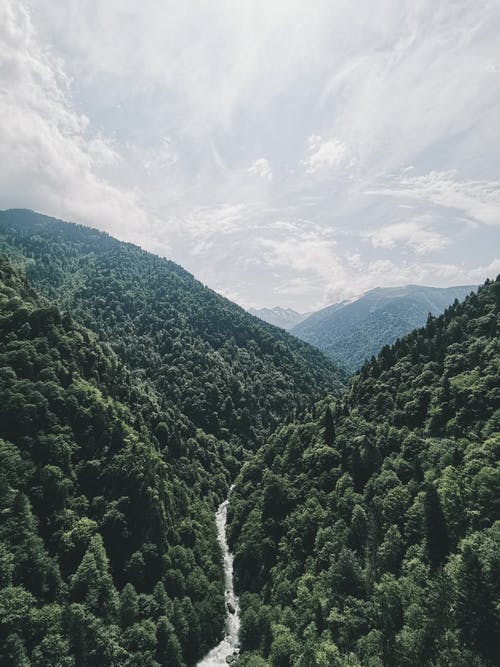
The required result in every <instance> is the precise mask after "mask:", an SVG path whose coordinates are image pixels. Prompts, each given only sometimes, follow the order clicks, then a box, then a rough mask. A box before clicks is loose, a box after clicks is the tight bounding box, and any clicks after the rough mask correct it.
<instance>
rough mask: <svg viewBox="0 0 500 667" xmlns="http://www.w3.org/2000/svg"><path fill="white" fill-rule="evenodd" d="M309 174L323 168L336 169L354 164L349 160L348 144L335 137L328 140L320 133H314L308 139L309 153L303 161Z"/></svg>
mask: <svg viewBox="0 0 500 667" xmlns="http://www.w3.org/2000/svg"><path fill="white" fill-rule="evenodd" d="M301 164H303V166H304V167H305V170H306V172H307V173H308V174H315V173H317V172H319V171H323V170H334V169H338V168H340V167H342V166H347V165H349V166H352V160H351V161H349V152H348V148H347V145H346V144H345V143H344V142H343V141H341V140H340V139H338V138H336V137H334V138H333V139H330V140H328V141H326V140H323V139H322V138H321V137H320V136H318V135H312V136H311V137H309V141H308V155H307V157H306V158H305V159H304V160H303V161H302V163H301Z"/></svg>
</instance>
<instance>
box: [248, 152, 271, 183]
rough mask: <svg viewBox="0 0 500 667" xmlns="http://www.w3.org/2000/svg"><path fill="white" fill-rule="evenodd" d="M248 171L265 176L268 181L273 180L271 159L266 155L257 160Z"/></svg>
mask: <svg viewBox="0 0 500 667" xmlns="http://www.w3.org/2000/svg"><path fill="white" fill-rule="evenodd" d="M248 172H249V173H250V174H255V175H257V176H260V177H261V178H264V179H266V180H268V181H272V180H273V172H272V170H271V165H270V164H269V160H268V159H267V158H265V157H261V158H259V159H258V160H255V162H254V163H253V164H252V165H251V166H250V167H249V168H248Z"/></svg>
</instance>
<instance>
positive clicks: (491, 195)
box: [368, 170, 500, 225]
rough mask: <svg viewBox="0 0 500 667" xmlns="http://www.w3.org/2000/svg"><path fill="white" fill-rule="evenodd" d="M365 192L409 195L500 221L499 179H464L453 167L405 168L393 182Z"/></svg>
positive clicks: (477, 217)
mask: <svg viewBox="0 0 500 667" xmlns="http://www.w3.org/2000/svg"><path fill="white" fill-rule="evenodd" d="M368 194H378V195H386V196H397V197H408V198H411V199H417V200H421V201H426V202H430V203H433V204H437V205H439V206H443V207H447V208H452V209H457V210H459V211H461V212H462V213H464V214H466V215H468V216H470V217H471V218H473V219H474V220H476V221H478V222H481V223H484V224H486V225H500V180H488V181H485V180H482V181H479V180H478V181H472V180H469V181H463V180H459V179H458V178H457V172H456V171H449V172H442V171H430V172H428V173H426V174H422V175H420V176H412V175H410V174H409V172H408V171H406V170H405V172H404V173H403V176H402V177H401V178H400V179H399V181H398V182H396V183H395V184H394V185H393V186H389V187H387V188H382V189H380V190H373V191H369V192H368Z"/></svg>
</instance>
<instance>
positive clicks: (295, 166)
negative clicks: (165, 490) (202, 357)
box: [0, 0, 500, 311]
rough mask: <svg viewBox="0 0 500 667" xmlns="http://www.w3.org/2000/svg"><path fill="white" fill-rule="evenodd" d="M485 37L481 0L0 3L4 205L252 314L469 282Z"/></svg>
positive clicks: (493, 166)
mask: <svg viewBox="0 0 500 667" xmlns="http://www.w3.org/2000/svg"><path fill="white" fill-rule="evenodd" d="M499 31H500V5H499V4H498V2H495V1H494V0H481V1H480V2H477V0H443V2H441V3H439V6H436V3H435V2H433V1H432V0H420V1H419V2H418V3H401V2H397V1H396V0H383V1H382V2H381V3H378V4H377V5H376V7H375V5H374V3H373V2H371V1H370V0H356V2H347V1H346V0H338V1H337V2H330V1H329V0H317V2H316V3H315V11H314V12H311V11H310V8H309V7H308V6H307V5H306V4H305V3H304V2H302V1H301V0H289V2H282V0H255V2H249V3H234V2H231V1H230V0H220V2H217V3H207V2H205V1H204V0H193V1H192V2H190V3H179V2H174V0H165V2H161V3H159V2H157V1H156V0H143V2H142V3H140V4H138V3H137V2H136V0H108V1H107V2H99V0H87V1H85V2H84V1H83V0H69V1H68V0H51V2H50V3H49V2H38V3H37V2H35V3H29V4H28V2H23V1H22V0H17V1H16V2H15V1H14V0H0V113H1V118H2V123H1V125H0V199H1V206H2V207H3V208H4V207H8V206H30V207H33V208H36V209H39V210H42V211H43V212H45V213H48V214H54V215H57V216H60V217H63V218H67V219H73V220H79V221H81V222H84V223H86V224H89V225H92V226H95V227H99V228H102V229H106V230H107V231H109V232H110V233H112V234H114V235H115V236H118V237H119V238H123V239H127V240H130V241H133V242H136V243H139V244H140V245H142V246H143V247H146V248H148V249H150V250H153V251H156V252H159V253H160V254H163V255H168V256H169V257H170V258H172V259H174V260H175V261H177V262H179V263H180V264H182V265H184V266H186V268H187V269H188V270H191V271H193V272H194V273H195V275H196V276H197V277H199V278H200V279H202V280H203V281H204V282H205V283H207V284H209V285H211V286H213V287H216V288H217V289H220V290H224V291H225V293H228V294H229V293H230V294H232V295H233V296H234V298H237V299H238V300H239V301H241V302H243V301H244V302H246V303H253V304H256V305H268V306H272V305H276V303H279V304H280V305H284V306H285V305H286V306H291V307H294V308H296V309H297V310H302V311H304V310H310V309H311V308H312V306H313V304H314V305H318V304H320V305H323V304H324V303H326V302H327V301H328V300H331V299H339V298H345V297H346V296H351V295H353V294H357V293H359V292H360V291H363V290H365V289H369V288H370V287H373V286H375V285H377V284H397V283H398V282H399V283H402V282H405V281H407V282H416V281H427V282H428V283H430V284H443V285H444V284H449V283H450V282H453V281H455V280H459V281H462V282H463V281H465V282H467V281H468V280H470V276H472V275H473V272H476V273H475V274H474V275H477V276H479V274H480V273H481V271H483V272H484V275H483V277H486V275H487V273H486V272H487V271H490V270H492V268H491V267H494V266H495V265H494V262H495V261H497V258H498V247H500V225H499V224H498V221H499V220H500V215H499V214H500V195H499V175H498V145H499V142H500V124H499V123H498V117H500V86H499V85H498V83H499V78H498V77H499V63H500V46H499V43H498V33H499ZM131 45H132V46H131ZM408 165H411V168H410V167H408ZM431 260H432V261H431ZM480 280H482V277H478V278H475V279H474V282H478V281H480ZM228 289H230V292H228Z"/></svg>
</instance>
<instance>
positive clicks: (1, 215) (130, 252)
mask: <svg viewBox="0 0 500 667" xmlns="http://www.w3.org/2000/svg"><path fill="white" fill-rule="evenodd" d="M2 250H3V252H4V253H6V254H8V255H9V256H10V257H11V259H12V261H14V262H15V263H16V264H18V265H19V266H21V267H23V268H24V269H25V270H26V274H27V277H28V278H29V280H30V282H31V283H32V285H33V287H34V288H35V289H36V290H37V291H39V292H40V293H41V294H43V295H45V296H47V297H49V298H50V299H52V300H54V301H55V302H57V303H58V304H59V305H60V306H61V307H62V308H63V309H65V310H68V311H69V312H70V313H71V314H73V315H74V316H75V318H76V319H77V320H78V321H80V322H82V323H83V324H84V325H85V326H87V327H88V328H90V329H92V330H93V331H95V332H96V334H97V335H98V337H99V339H100V340H102V341H105V342H108V343H109V344H110V345H111V346H112V348H113V349H114V351H115V352H116V353H117V354H118V356H119V357H120V359H121V360H122V361H123V362H124V363H125V364H127V366H128V367H129V368H130V369H132V370H135V371H136V372H137V374H138V376H139V377H144V378H147V379H148V380H150V381H151V382H152V383H153V384H154V386H155V388H156V390H157V391H158V397H159V398H158V400H160V401H161V403H162V407H163V408H164V409H167V408H168V407H170V406H175V407H178V408H180V409H181V410H182V411H183V413H185V415H186V416H187V417H188V418H189V419H190V420H192V421H193V423H194V424H196V426H198V427H200V428H202V429H204V430H205V431H206V432H207V433H211V434H213V435H215V436H217V437H219V438H223V439H225V440H228V441H230V442H231V444H232V445H233V446H234V447H235V448H242V447H243V448H245V449H252V448H254V447H255V446H257V445H258V444H259V443H261V442H262V438H263V437H265V436H266V435H268V434H269V433H271V432H272V431H273V430H274V429H275V428H276V426H277V425H278V424H279V423H280V422H281V421H282V420H283V419H284V418H286V417H287V416H288V415H289V414H290V413H292V412H295V411H300V410H302V409H304V407H305V406H307V405H309V404H310V403H311V400H312V399H314V397H316V398H319V397H320V396H321V394H322V393H323V392H324V391H325V390H327V391H332V390H337V389H339V388H340V387H341V386H342V381H343V376H342V374H341V373H340V371H338V369H337V368H336V366H335V365H334V364H333V362H328V360H327V359H325V357H324V356H323V355H322V354H321V353H319V352H318V351H317V350H315V349H314V348H312V347H311V346H309V345H307V344H304V343H302V342H300V341H297V340H296V339H295V338H294V337H293V336H290V335H289V334H287V333H285V332H284V331H281V330H279V329H277V328H275V327H272V326H270V325H268V324H266V323H264V322H261V321H260V320H258V319H256V318H254V317H252V316H251V315H249V314H248V313H246V312H245V311H244V310H243V309H242V308H239V307H238V306H236V305H235V304H233V303H231V302H230V301H228V300H227V299H224V298H223V297H221V296H219V295H218V294H216V293H215V292H213V291H211V290H209V289H208V288H206V287H204V286H203V285H202V284H201V283H200V282H198V281H197V280H195V279H194V278H193V276H191V275H190V274H189V273H187V272H186V271H185V270H184V269H182V268H181V267H179V266H177V265H176V264H174V263H173V262H170V261H167V260H165V259H162V258H160V257H157V256H155V255H151V254H150V253H147V252H145V251H143V250H141V249H140V248H138V247H136V246H133V245H131V244H126V243H121V242H120V241H117V240H116V239H113V238H111V237H110V236H108V235H106V234H104V233H102V232H98V231H96V230H94V229H90V228H87V227H82V226H79V225H74V224H69V223H65V222H61V221H59V220H55V219H54V218H48V217H46V216H43V215H40V214H37V213H33V212H32V211H26V210H11V211H2V212H0V251H2ZM237 455H238V457H239V458H240V459H241V457H242V454H241V452H240V453H238V454H237Z"/></svg>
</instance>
